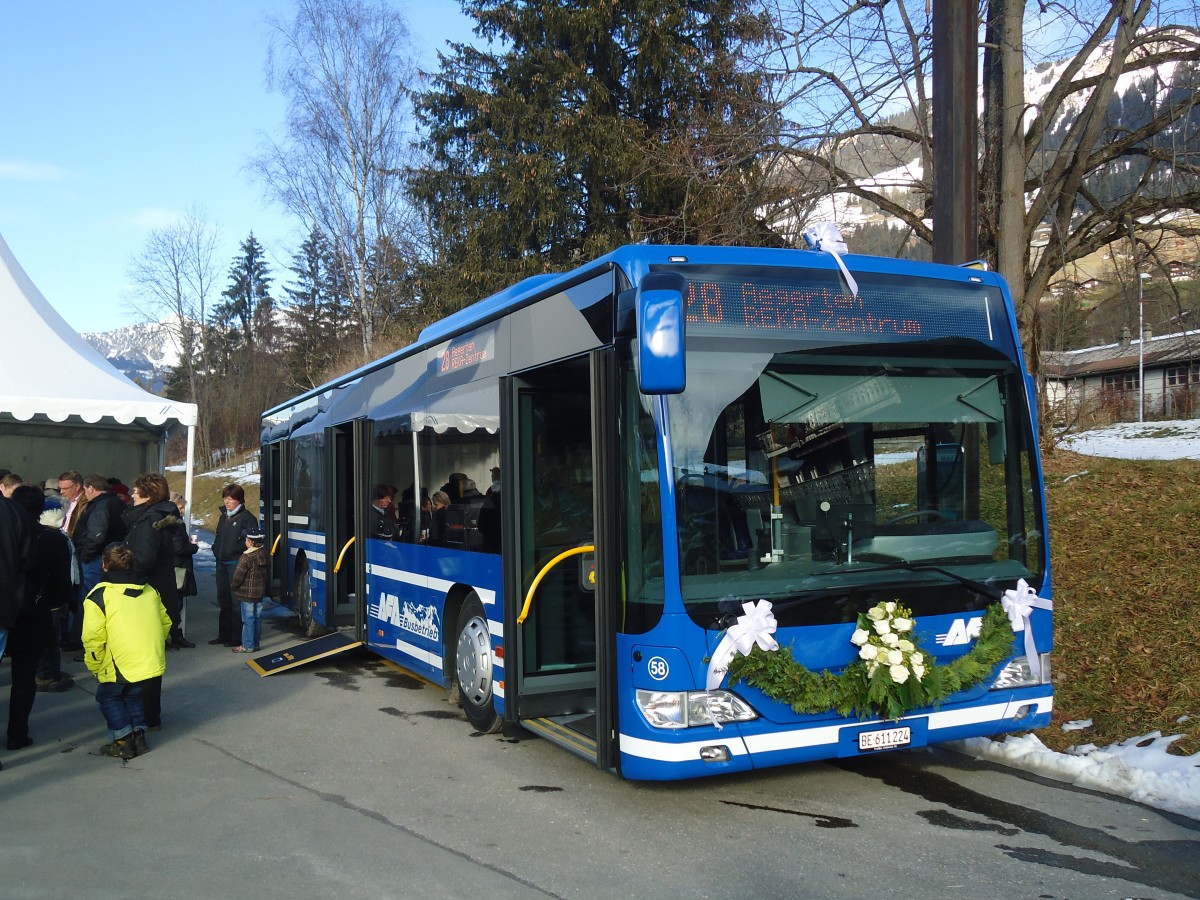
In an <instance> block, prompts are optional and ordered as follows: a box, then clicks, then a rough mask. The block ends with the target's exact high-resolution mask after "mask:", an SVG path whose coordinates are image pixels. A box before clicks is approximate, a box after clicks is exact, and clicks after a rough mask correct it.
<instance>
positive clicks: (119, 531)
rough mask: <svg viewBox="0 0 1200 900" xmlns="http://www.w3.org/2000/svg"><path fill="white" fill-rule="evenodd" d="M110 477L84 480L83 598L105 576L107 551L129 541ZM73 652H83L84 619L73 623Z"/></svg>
mask: <svg viewBox="0 0 1200 900" xmlns="http://www.w3.org/2000/svg"><path fill="white" fill-rule="evenodd" d="M108 488H109V484H108V477H107V476H105V475H99V474H96V473H93V474H91V475H89V476H87V477H86V478H84V479H83V494H84V496H85V497H87V507H86V508H85V509H84V511H83V514H82V515H81V516H80V517H79V521H78V522H77V523H76V525H75V532H74V535H73V537H74V540H75V555H76V556H77V557H78V558H79V566H80V569H81V570H82V573H83V577H82V585H81V594H82V596H84V597H86V596H87V595H88V594H89V593H90V592H91V590H92V588H94V587H95V586H96V585H98V584H99V583H100V579H101V578H102V577H103V575H104V566H103V563H102V560H103V557H104V548H105V547H107V546H108V545H109V544H111V543H113V542H115V541H119V540H121V538H123V537H125V531H126V528H125V522H124V521H123V520H122V518H121V517H122V516H123V515H124V513H125V504H124V503H122V502H121V498H120V497H118V496H117V495H116V494H114V493H112V492H111V491H110V490H109V489H108ZM70 646H71V649H83V616H78V617H76V621H75V622H73V623H72V630H71V644H70Z"/></svg>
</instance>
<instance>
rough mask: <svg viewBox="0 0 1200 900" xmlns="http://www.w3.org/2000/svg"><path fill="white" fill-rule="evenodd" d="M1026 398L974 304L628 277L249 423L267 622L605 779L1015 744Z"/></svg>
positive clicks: (987, 306) (1045, 682)
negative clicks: (1005, 737) (355, 650)
mask: <svg viewBox="0 0 1200 900" xmlns="http://www.w3.org/2000/svg"><path fill="white" fill-rule="evenodd" d="M1034 396H1035V395H1034V388H1033V385H1032V382H1031V379H1030V378H1029V376H1028V375H1027V374H1026V370H1025V366H1024V361H1023V357H1022V351H1021V344H1020V341H1019V338H1018V333H1017V327H1016V320H1015V316H1014V311H1013V303H1012V299H1011V297H1010V295H1009V293H1008V290H1007V288H1006V286H1005V284H1004V283H1003V281H1002V280H1001V279H1000V278H999V277H998V276H997V275H995V274H994V273H990V272H987V271H985V270H981V269H979V268H972V267H956V266H943V265H935V264H928V263H919V262H909V261H900V260H894V259H883V258H876V257H869V256H858V255H845V256H839V255H837V254H832V253H829V252H823V251H820V250H789V249H756V248H734V247H701V246H652V245H637V246H627V247H623V248H621V249H618V250H616V251H614V252H612V253H610V254H608V255H606V256H603V257H601V258H599V259H596V260H595V261H594V262H591V263H588V264H587V265H583V266H581V267H579V268H577V269H575V270H574V271H570V272H566V273H562V274H554V275H544V276H537V277H535V278H531V279H527V280H525V281H523V282H521V283H519V284H517V285H515V286H513V287H511V288H509V289H508V290H505V291H502V292H500V293H498V294H496V295H494V296H491V297H488V298H487V299H485V300H482V301H480V302H478V303H476V304H474V305H472V306H470V307H468V308H466V309H463V310H461V311H459V312H456V313H454V314H452V315H450V316H448V317H447V318H445V319H443V320H441V321H439V322H436V323H434V324H432V325H430V326H429V327H427V328H426V329H425V330H424V331H423V332H422V333H421V334H420V336H419V338H418V339H417V341H416V342H415V343H414V344H412V345H411V346H409V347H407V348H405V349H402V350H400V351H397V352H395V353H393V354H391V355H389V356H387V357H385V358H383V359H380V360H378V361H377V362H374V363H371V364H369V365H366V366H364V367H362V368H360V369H358V370H357V371H354V372H351V373H350V374H348V375H346V376H344V377H341V378H338V379H336V380H334V381H332V382H330V383H329V384H326V385H324V386H322V387H320V388H317V389H315V390H312V391H309V392H307V393H305V394H302V395H300V396H298V397H296V398H294V399H292V400H289V401H287V402H286V403H283V404H281V405H279V406H277V407H275V408H273V409H270V410H268V411H267V412H266V413H264V414H263V417H262V502H263V509H264V522H265V525H266V527H267V529H268V530H269V539H270V544H269V546H271V547H272V548H273V553H272V565H273V569H272V578H273V591H274V595H275V597H276V599H278V600H279V601H280V602H282V603H285V604H287V605H289V606H291V607H293V608H294V609H295V611H296V614H297V616H298V617H299V619H300V621H301V623H302V624H303V625H304V626H306V627H307V628H309V629H310V634H311V633H321V632H341V633H343V634H344V635H346V636H347V638H348V639H353V640H354V641H356V642H361V644H362V645H365V646H366V647H367V648H368V649H369V650H370V651H371V652H373V653H375V654H378V655H379V656H380V657H384V658H386V659H388V660H390V661H392V662H393V663H395V664H397V665H399V666H401V667H403V668H404V669H406V670H408V671H410V672H412V673H414V674H416V675H418V676H420V677H421V678H423V679H426V680H428V681H429V682H432V683H434V684H436V685H441V686H443V687H444V688H446V689H447V690H448V691H450V692H451V693H452V694H453V695H454V698H455V699H456V700H457V702H458V703H459V704H460V705H461V708H462V710H463V712H464V714H465V717H466V719H467V720H468V721H469V723H470V726H471V727H472V728H473V729H475V730H476V731H478V732H484V733H489V732H496V731H499V730H501V729H504V730H505V731H506V733H512V734H517V733H520V731H521V730H525V731H530V732H533V733H535V734H537V735H540V736H542V737H544V738H546V739H549V740H551V741H554V742H556V743H558V744H560V745H562V746H563V747H565V748H567V749H568V750H569V751H571V752H573V753H576V754H578V755H580V756H583V757H585V758H586V759H588V760H591V761H592V762H594V763H595V764H596V765H597V766H599V767H601V768H603V769H606V770H609V771H612V772H615V773H617V774H619V775H620V776H622V777H625V778H629V779H649V780H664V779H681V778H693V777H700V776H706V775H711V774H717V773H727V772H738V771H746V770H750V769H757V768H764V767H769V766H778V765H787V764H791V763H796V762H802V761H807V760H817V759H823V758H834V757H853V756H860V755H863V754H869V753H878V752H881V751H886V750H893V749H899V748H905V747H920V746H925V745H928V744H932V743H935V742H941V741H947V740H953V739H960V738H966V737H972V736H983V735H996V734H1000V733H1004V732H1013V731H1025V730H1030V729H1034V728H1038V727H1042V726H1045V725H1047V724H1048V723H1049V720H1050V715H1051V710H1052V703H1053V699H1052V690H1051V685H1050V674H1049V653H1050V650H1051V644H1052V633H1051V618H1052V611H1051V609H1050V606H1051V603H1050V602H1049V601H1050V598H1051V591H1050V581H1049V574H1050V565H1049V560H1050V557H1049V547H1048V543H1047V528H1046V511H1045V502H1044V488H1043V482H1042V477H1041V468H1040V460H1039V455H1038V435H1037V423H1036V417H1035V410H1036V403H1035V400H1034ZM1005 597H1008V598H1009V599H1011V598H1013V597H1017V598H1018V599H1021V598H1026V599H1030V602H1027V603H1024V605H1023V607H1022V606H1021V604H1020V603H1018V604H1016V607H1019V608H1020V609H1021V610H1022V611H1021V612H1020V613H1013V612H1012V611H1011V609H1010V607H1013V604H1009V603H1005V604H1001V602H1000V601H1001V600H1003V599H1004V598H1005ZM1002 606H1003V609H1004V610H1006V611H1008V612H1009V618H1010V619H1011V622H1010V621H1009V620H1008V619H1006V618H1005V616H1004V614H1003V613H1002V612H1001V611H1000V610H1001V609H1002ZM998 623H1002V624H998ZM1023 626H1024V627H1023ZM1019 631H1023V632H1024V633H1023V634H1021V633H1016V632H1019ZM889 634H890V637H889ZM881 642H882V643H881ZM735 645H736V646H735ZM731 648H732V653H731V652H730V650H731ZM897 654H899V655H897ZM901 670H904V671H901Z"/></svg>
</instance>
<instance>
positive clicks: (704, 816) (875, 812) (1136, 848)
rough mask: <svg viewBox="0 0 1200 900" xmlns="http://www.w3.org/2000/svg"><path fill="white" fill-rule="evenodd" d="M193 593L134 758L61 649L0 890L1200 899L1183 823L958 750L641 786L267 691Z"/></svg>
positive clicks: (12, 781)
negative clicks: (104, 753) (155, 720)
mask: <svg viewBox="0 0 1200 900" xmlns="http://www.w3.org/2000/svg"><path fill="white" fill-rule="evenodd" d="M201 580H202V590H203V591H204V592H205V593H204V594H203V595H202V596H201V597H200V598H193V599H192V600H191V601H190V606H189V636H190V637H191V638H192V639H193V640H195V641H196V642H197V644H198V646H197V648H196V649H194V650H181V651H176V652H172V653H171V654H169V656H168V671H167V675H166V678H165V680H164V688H163V729H162V731H160V732H157V733H153V734H151V735H150V743H151V747H152V750H151V752H150V753H149V754H148V755H146V756H143V757H139V758H137V759H134V760H132V761H129V762H127V763H122V762H121V761H119V760H115V759H109V758H105V757H101V756H98V755H96V751H97V749H98V748H99V746H100V745H101V744H102V743H103V742H104V741H105V740H106V739H107V737H106V732H105V728H104V721H103V718H102V716H101V715H100V712H99V710H98V709H97V707H96V704H95V700H94V691H95V684H94V682H93V681H92V680H91V678H90V676H88V675H87V673H86V670H84V667H83V665H82V663H75V662H72V661H71V660H70V655H69V654H68V655H67V660H66V664H65V668H67V669H68V670H69V671H70V672H71V673H72V674H74V675H75V676H76V677H77V679H78V684H77V686H76V687H75V688H73V689H71V690H69V691H67V692H65V693H61V694H39V695H38V699H37V703H36V705H35V707H34V711H33V716H32V719H31V732H32V736H33V738H34V741H35V743H34V745H33V746H31V747H29V748H26V749H24V750H20V751H15V752H8V753H5V754H4V755H3V756H2V757H0V759H3V762H4V769H3V771H0V897H3V898H25V897H30V898H63V897H70V896H83V897H87V898H89V900H101V898H108V897H120V898H131V897H189V898H207V897H213V898H225V897H240V896H248V897H255V898H273V897H291V898H310V897H312V898H316V897H329V896H354V897H421V898H427V897H438V898H442V897H471V898H481V897H487V898H492V897H496V898H507V897H526V896H528V897H535V896H538V897H572V898H575V897H578V898H592V897H596V898H607V897H630V898H633V897H636V898H644V897H650V898H652V897H689V898H691V897H714V898H723V897H730V898H733V897H737V898H758V897H781V898H783V897H786V898H797V897H862V896H866V895H881V894H882V895H886V896H892V897H929V896H947V895H953V896H955V897H963V898H975V897H978V898H1009V897H1030V898H1034V897H1038V898H1098V897H1154V898H1169V897H1186V896H1192V897H1196V896H1200V852H1198V851H1200V828H1198V827H1197V823H1195V822H1192V821H1190V820H1187V819H1182V818H1179V817H1173V816H1171V815H1168V814H1164V813H1160V812H1157V811H1155V810H1151V809H1148V808H1145V807H1141V806H1138V805H1137V804H1133V803H1130V802H1128V801H1124V800H1120V799H1116V798H1112V797H1107V796H1103V795H1098V794H1094V793H1090V792H1086V791H1080V790H1077V789H1073V788H1069V787H1065V786H1062V785H1058V784H1055V783H1053V782H1047V781H1044V780H1041V779H1036V778H1031V777H1027V776H1023V775H1022V774H1020V773H1015V772H1013V771H1011V770H1007V769H1004V768H1001V767H997V766H993V765H990V764H987V763H980V762H976V761H974V760H970V759H967V758H965V757H961V756H959V755H958V754H954V753H951V752H949V751H944V750H936V749H935V750H929V751H919V752H912V753H903V754H889V755H882V756H876V757H872V758H870V759H862V760H854V761H849V762H844V763H834V764H815V765H810V766H803V767H796V768H792V769H783V770H773V771H767V772H762V773H755V774H750V775H744V776H736V777H731V778H725V779H711V780H707V781H702V782H688V783H680V784H650V785H647V784H634V783H628V782H622V781H619V780H617V779H616V778H614V777H613V776H611V775H608V774H606V773H603V772H599V771H597V770H596V769H594V768H593V767H591V766H589V765H588V764H587V763H585V762H584V761H582V760H579V759H576V758H574V757H572V756H570V755H569V754H567V753H565V752H564V751H562V750H560V749H559V748H557V747H553V746H551V745H550V744H547V743H545V742H543V741H540V740H538V739H536V738H533V737H530V738H528V739H526V740H521V741H513V740H509V739H505V738H504V737H503V736H500V735H486V736H485V735H479V734H473V733H472V732H471V730H470V728H469V726H468V725H467V723H466V721H465V719H463V717H462V715H461V713H460V712H459V710H457V709H456V708H454V707H452V706H451V705H450V704H449V703H448V702H447V700H446V696H445V692H443V691H441V690H437V689H434V688H433V687H430V686H427V685H424V684H422V683H421V682H419V681H417V680H415V679H413V678H412V677H410V676H408V675H405V674H403V673H402V672H400V671H398V670H396V669H394V668H392V667H390V666H388V665H385V664H383V663H382V662H380V661H378V660H374V659H372V658H369V657H366V656H357V655H353V654H350V655H348V656H346V657H343V658H338V659H333V660H324V661H319V662H317V663H314V664H312V665H310V666H306V667H304V668H299V669H294V670H291V671H288V672H283V673H280V674H278V675H273V676H271V677H268V678H260V677H258V675H256V674H255V673H254V672H253V671H252V670H251V669H250V668H249V667H247V666H246V665H245V657H243V656H240V655H237V654H232V653H230V652H229V651H228V650H227V649H225V648H223V647H211V646H209V645H208V644H207V643H206V641H207V639H208V638H210V637H212V636H214V635H215V633H216V609H215V605H214V603H213V600H212V586H211V578H208V577H202V579H201ZM263 639H264V648H265V649H268V650H270V649H278V648H282V647H284V646H287V645H288V644H289V643H291V642H295V641H298V640H299V637H298V632H297V631H296V629H295V628H294V626H293V625H292V622H291V620H290V619H269V620H267V622H265V623H264V629H263ZM8 684H9V669H8V667H7V665H5V666H3V667H0V697H7V690H8Z"/></svg>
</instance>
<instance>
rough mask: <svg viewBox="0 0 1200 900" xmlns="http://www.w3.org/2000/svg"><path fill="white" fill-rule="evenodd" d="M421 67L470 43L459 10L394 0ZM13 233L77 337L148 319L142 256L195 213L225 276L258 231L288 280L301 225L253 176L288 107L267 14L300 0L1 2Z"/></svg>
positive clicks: (2, 105) (2, 171)
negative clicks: (276, 74) (275, 82)
mask: <svg viewBox="0 0 1200 900" xmlns="http://www.w3.org/2000/svg"><path fill="white" fill-rule="evenodd" d="M394 3H395V5H396V6H397V8H399V9H400V10H401V11H402V12H404V13H405V15H406V17H407V18H408V21H409V27H410V29H411V31H412V32H413V37H414V46H416V47H419V48H422V53H423V54H424V57H423V58H422V64H423V65H425V66H427V67H432V66H433V65H434V63H435V61H436V50H437V49H440V48H443V47H444V46H445V42H446V41H447V40H454V41H469V40H471V39H472V37H473V36H472V34H471V20H470V19H468V18H466V17H465V16H463V15H462V12H461V10H460V8H459V5H458V2H457V0H423V2H422V0H418V2H414V3H412V4H407V3H403V2H401V0H394ZM0 7H2V9H3V11H2V16H3V25H2V26H0V84H3V85H4V90H3V91H0V234H2V235H3V236H4V239H5V240H6V241H7V242H8V245H9V248H10V249H11V250H12V252H13V254H14V255H15V256H16V258H17V259H18V260H19V261H20V263H21V265H22V266H23V267H24V269H25V271H26V272H27V273H28V274H29V277H30V278H32V279H33V282H34V284H36V285H37V286H38V287H39V288H40V289H41V291H42V293H43V294H44V295H45V296H46V298H47V299H48V300H49V301H50V303H51V304H52V305H53V306H54V307H55V309H57V310H58V312H59V313H60V314H61V315H62V316H63V318H65V319H66V320H67V322H68V323H69V324H71V325H72V326H73V327H74V328H75V329H76V330H78V331H81V332H90V331H106V330H108V329H110V328H113V327H116V326H119V325H127V324H131V323H133V322H137V321H144V320H145V319H144V316H142V315H140V314H139V313H138V312H137V310H136V309H135V308H134V306H133V305H132V303H131V301H133V298H132V296H131V288H130V285H129V279H128V271H129V263H130V258H131V257H133V256H136V255H137V254H139V253H140V252H141V251H142V249H143V248H144V246H145V242H146V238H147V236H148V235H149V233H150V231H151V230H152V229H154V228H157V227H162V226H164V225H166V224H169V223H170V222H171V221H173V220H174V219H175V218H177V217H178V216H180V215H181V214H183V213H184V212H185V211H186V210H187V209H188V208H189V207H198V208H203V209H204V210H205V212H206V218H207V219H208V221H209V222H211V223H213V224H215V225H217V226H219V228H220V233H221V241H220V244H219V245H218V251H217V256H216V258H217V265H218V268H219V271H220V273H221V277H222V280H223V279H224V274H225V271H226V270H227V269H228V265H229V263H230V261H232V259H233V256H234V254H235V253H236V251H237V247H238V244H239V243H240V242H241V241H242V240H244V239H245V237H246V236H247V235H248V234H249V233H250V232H251V231H253V232H254V234H255V236H256V237H257V238H258V239H259V241H260V243H262V244H263V246H264V247H265V248H266V250H267V255H268V259H269V260H270V261H271V264H272V269H273V270H274V272H275V276H276V279H277V281H278V280H280V279H281V278H282V279H283V280H286V272H285V267H286V265H287V263H288V261H289V260H290V257H291V253H292V252H293V250H294V249H295V248H296V247H297V246H298V244H299V238H298V237H297V235H298V233H299V231H300V229H299V227H298V223H297V222H296V221H295V220H293V219H291V218H290V217H289V216H287V215H286V214H285V213H284V212H283V211H282V210H280V209H279V208H278V207H276V206H275V205H273V204H272V203H271V202H270V201H269V200H268V199H267V198H266V197H265V195H264V192H263V189H262V187H261V186H260V185H258V184H257V183H255V182H253V181H252V180H251V179H250V176H249V175H248V174H247V172H246V163H247V162H248V160H249V159H250V157H252V156H253V155H254V153H255V152H256V150H257V148H258V147H259V146H260V145H261V143H262V141H263V138H264V134H271V135H273V136H278V135H280V134H281V130H280V129H281V123H282V120H283V111H284V102H283V98H282V97H281V96H279V95H278V94H273V93H269V92H268V91H267V87H266V77H265V74H264V71H265V70H264V67H265V63H266V48H267V42H268V34H269V29H268V26H267V25H266V24H265V19H266V18H267V17H268V16H276V17H280V18H283V19H289V18H290V17H291V15H292V11H293V9H294V4H293V2H292V0H204V2H202V3H178V2H174V0H167V2H164V0H153V2H148V0H123V2H120V3H112V2H101V0H37V2H27V0H0Z"/></svg>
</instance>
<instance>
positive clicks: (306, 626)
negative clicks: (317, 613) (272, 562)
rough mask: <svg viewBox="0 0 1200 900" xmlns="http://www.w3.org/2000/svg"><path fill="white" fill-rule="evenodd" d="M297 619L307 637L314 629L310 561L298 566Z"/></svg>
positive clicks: (303, 560)
mask: <svg viewBox="0 0 1200 900" xmlns="http://www.w3.org/2000/svg"><path fill="white" fill-rule="evenodd" d="M295 596H296V619H297V620H298V621H299V623H300V630H301V631H303V632H304V634H305V636H306V637H307V636H308V634H309V631H310V630H311V629H312V624H313V620H312V575H311V574H309V571H308V560H306V559H301V560H300V561H299V562H298V563H297V564H296V595H295Z"/></svg>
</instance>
